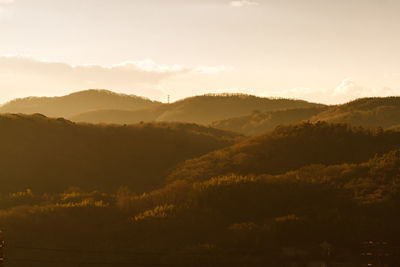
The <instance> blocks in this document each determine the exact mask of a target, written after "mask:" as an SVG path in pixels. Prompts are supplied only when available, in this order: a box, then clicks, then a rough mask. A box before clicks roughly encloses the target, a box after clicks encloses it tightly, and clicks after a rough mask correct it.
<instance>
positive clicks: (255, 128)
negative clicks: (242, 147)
mask: <svg viewBox="0 0 400 267" xmlns="http://www.w3.org/2000/svg"><path fill="white" fill-rule="evenodd" d="M326 109H327V108H326V107H312V108H295V109H284V110H275V111H268V112H260V111H258V110H257V111H253V112H252V113H251V114H248V115H245V116H241V117H236V118H230V119H226V120H221V121H215V122H213V123H211V124H210V125H211V126H212V127H214V128H217V129H223V130H227V131H234V132H237V133H242V134H246V135H256V134H261V133H265V132H267V131H272V130H273V129H274V128H275V127H276V126H278V125H280V124H292V123H298V122H301V121H304V120H309V119H310V118H311V117H313V116H315V115H317V114H318V113H320V112H323V111H324V110H326Z"/></svg>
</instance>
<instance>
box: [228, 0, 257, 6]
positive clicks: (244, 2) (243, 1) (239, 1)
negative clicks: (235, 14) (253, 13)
mask: <svg viewBox="0 0 400 267" xmlns="http://www.w3.org/2000/svg"><path fill="white" fill-rule="evenodd" d="M259 4H260V3H259V2H257V1H250V0H236V1H231V2H230V6H231V7H244V6H258V5H259Z"/></svg>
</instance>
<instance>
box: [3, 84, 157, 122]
mask: <svg viewBox="0 0 400 267" xmlns="http://www.w3.org/2000/svg"><path fill="white" fill-rule="evenodd" d="M156 105H159V103H158V102H155V101H151V100H149V99H146V98H142V97H138V96H133V95H125V94H117V93H113V92H111V91H107V90H86V91H80V92H76V93H72V94H69V95H66V96H60V97H27V98H19V99H15V100H12V101H10V102H8V103H5V104H4V105H2V106H1V107H0V113H24V114H35V113H41V114H43V115H45V116H48V117H64V118H65V117H69V116H71V115H73V114H77V113H82V112H87V111H92V110H99V109H122V110H125V109H126V110H136V109H142V108H146V107H151V106H156Z"/></svg>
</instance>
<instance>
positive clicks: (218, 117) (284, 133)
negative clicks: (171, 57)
mask: <svg viewBox="0 0 400 267" xmlns="http://www.w3.org/2000/svg"><path fill="white" fill-rule="evenodd" d="M97 93H98V92H97ZM101 93H104V92H101ZM119 97H121V96H119ZM125 97H127V96H123V98H125ZM128 98H129V99H130V97H128ZM24 101H26V100H24ZM191 101H192V102H191ZM213 101H215V103H214V102H213ZM258 101H259V104H257V103H258ZM269 101H270V102H269ZM279 101H281V102H275V100H271V99H262V98H253V97H251V96H243V95H230V96H211V95H210V96H202V97H194V98H192V99H186V100H182V101H181V102H177V103H173V104H169V105H168V104H159V103H150V104H151V105H153V106H151V107H148V108H145V109H140V110H136V111H135V110H133V108H132V109H131V110H125V111H124V110H119V109H115V110H114V112H115V114H120V112H128V113H129V114H130V113H132V112H138V113H137V114H140V112H142V111H143V110H147V111H146V112H148V113H147V114H148V115H149V116H150V115H151V116H153V115H154V114H153V113H152V112H153V111H154V110H163V111H162V112H160V113H159V115H158V116H161V117H159V118H163V119H162V120H164V119H165V121H164V122H161V121H160V122H156V120H157V119H149V120H153V122H145V121H147V119H145V118H144V117H142V119H141V120H140V121H142V122H139V123H134V124H122V123H121V124H89V123H82V122H81V123H78V122H73V121H70V120H67V119H65V118H49V117H46V116H44V115H41V114H33V115H26V114H2V115H0V129H1V131H0V137H1V138H0V147H1V151H0V179H1V181H2V184H1V185H2V186H1V187H0V230H2V231H3V235H4V239H5V241H6V246H5V248H4V251H5V254H6V266H33V267H35V266H41V267H43V266H45V267H47V266H49V267H50V266H52V267H53V266H60V267H64V266H89V265H91V266H229V267H231V266H243V267H244V266H271V267H274V266H277V267H278V266H323V265H321V264H325V263H329V264H330V265H328V266H364V265H365V264H374V265H371V266H398V263H399V262H400V258H399V255H400V249H399V248H400V240H399V238H398V237H399V236H400V229H399V228H398V225H399V224H400V213H399V212H398V211H399V210H400V206H399V203H400V132H399V131H397V130H396V129H395V127H394V126H395V125H396V124H398V123H397V122H396V121H395V119H393V120H392V122H391V123H389V122H388V121H389V119H384V117H382V119H381V120H382V121H381V122H380V123H381V124H379V123H378V122H377V124H376V125H374V124H368V125H367V123H366V121H368V120H367V119H365V120H362V119H360V120H357V119H355V117H354V121H351V122H352V124H347V123H346V122H349V121H347V119H343V122H342V121H340V120H338V121H336V120H335V123H331V122H330V121H331V119H328V118H333V117H338V118H339V117H340V116H339V115H334V114H344V113H346V112H350V113H351V112H356V111H357V112H358V111H360V112H361V111H362V110H364V111H365V112H366V113H365V114H364V115H366V117H368V116H369V115H371V114H383V113H379V112H377V113H371V114H369V113H368V110H374V109H375V108H376V109H386V108H382V107H383V106H391V107H393V110H395V108H394V107H395V105H396V101H397V98H382V99H381V98H376V99H375V98H373V99H360V100H357V101H353V102H350V103H348V104H344V105H338V106H320V105H314V104H310V103H307V102H302V101H298V102H296V101H294V102H292V101H291V100H279ZM286 101H287V102H286ZM11 103H12V102H11ZM194 103H197V104H194ZM204 103H210V104H209V107H210V108H209V110H211V111H210V112H209V113H208V110H207V109H206V108H205V106H206V105H205V104H204ZM212 103H214V104H212ZM217 103H225V104H221V106H220V107H218V104H217ZM243 103H247V104H243ZM266 103H269V104H268V105H266ZM390 103H391V104H390ZM241 104H243V105H242V106H241V107H240V105H241ZM127 105H131V104H127ZM196 105H197V106H196ZM235 105H238V107H237V111H236V113H234V112H233V111H231V110H230V109H229V107H234V106H235ZM257 105H258V106H257ZM297 105H300V107H299V106H297ZM302 105H304V106H302ZM78 106H79V105H78ZM191 110H192V111H191ZM254 110H259V111H254ZM345 110H348V111H345ZM103 111H104V112H105V113H104V114H109V113H108V112H109V111H108V110H107V109H103ZM217 111H218V112H217ZM96 112H97V111H96ZM98 112H100V111H98ZM202 112H203V113H204V114H205V117H204V120H203V121H202V123H203V125H198V124H194V123H187V122H185V123H184V122H167V121H169V120H175V119H173V118H176V119H177V120H178V119H179V120H182V121H191V120H194V121H196V120H201V119H199V118H201V117H200V116H201V114H202ZM229 112H231V113H229ZM67 113H68V114H73V110H72V109H71V107H69V109H68V110H67ZM214 113H216V114H214ZM350 113H346V114H350ZM367 113H368V114H369V115H368V114H367ZM246 114H247V115H246ZM249 114H250V115H249ZM388 114H393V113H388ZM230 115H232V116H231V117H228V116H230ZM367 115H368V116H367ZM118 116H119V115H118ZM371 116H372V115H371ZM318 117H320V118H321V120H318V119H317V118H318ZM366 117H365V118H366ZM196 118H197V119H196ZM342 118H349V117H347V115H346V116H344V117H342ZM375 118H377V117H375ZM160 120H161V119H160ZM352 120H353V119H352ZM371 120H373V119H371ZM212 121H214V122H213V123H212V124H211V122H212ZM357 122H359V123H357ZM206 124H211V125H212V126H214V127H218V128H221V129H216V128H213V127H210V126H205V125H206ZM360 125H365V126H366V127H361V126H360ZM378 125H379V126H380V127H375V126H378ZM389 128H390V129H389ZM232 130H234V131H237V132H239V133H235V132H234V131H232ZM246 135H254V136H251V137H249V136H246ZM321 244H325V245H324V246H325V247H324V246H322V247H321ZM326 244H329V245H326ZM326 246H328V247H329V253H326ZM324 248H325V250H324ZM368 253H369V254H368ZM295 264H297V265H295ZM311 264H320V265H311ZM363 264H364V265H363ZM379 264H386V265H379Z"/></svg>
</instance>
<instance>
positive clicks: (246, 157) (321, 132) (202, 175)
mask: <svg viewBox="0 0 400 267" xmlns="http://www.w3.org/2000/svg"><path fill="white" fill-rule="evenodd" d="M399 147H400V132H395V131H372V130H364V129H362V128H352V127H350V126H348V125H345V124H329V123H326V122H318V123H316V124H313V123H308V122H305V123H301V124H297V125H288V126H278V127H277V128H276V129H275V130H274V131H273V132H272V133H268V134H264V135H260V136H256V137H252V138H249V139H246V140H244V141H242V142H241V143H238V144H235V145H233V146H231V147H227V148H224V149H221V150H218V151H213V152H211V153H209V154H207V155H204V156H201V157H199V158H196V159H191V160H188V161H186V162H185V163H184V164H182V165H180V166H179V167H178V168H177V169H175V170H174V171H173V172H172V173H171V174H170V175H169V179H170V180H178V179H188V180H194V181H197V180H204V179H209V178H210V177H218V176H220V175H226V174H230V173H236V174H240V175H247V174H264V173H266V174H279V173H284V172H287V171H290V170H295V169H298V168H301V167H303V166H306V165H310V164H341V163H359V162H363V161H366V160H368V159H370V158H371V157H373V156H374V155H375V154H378V155H380V154H382V153H385V152H388V151H390V150H392V149H396V148H399Z"/></svg>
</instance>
